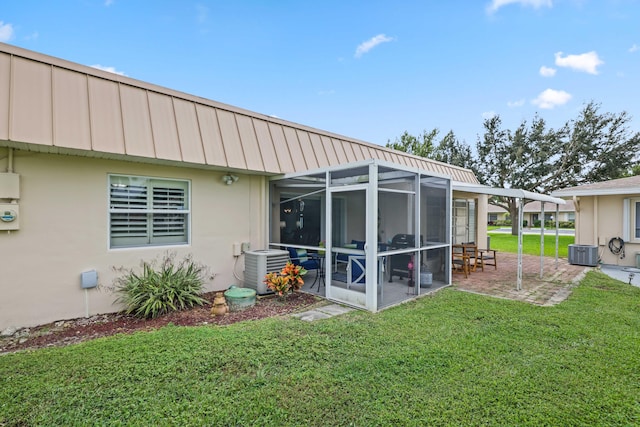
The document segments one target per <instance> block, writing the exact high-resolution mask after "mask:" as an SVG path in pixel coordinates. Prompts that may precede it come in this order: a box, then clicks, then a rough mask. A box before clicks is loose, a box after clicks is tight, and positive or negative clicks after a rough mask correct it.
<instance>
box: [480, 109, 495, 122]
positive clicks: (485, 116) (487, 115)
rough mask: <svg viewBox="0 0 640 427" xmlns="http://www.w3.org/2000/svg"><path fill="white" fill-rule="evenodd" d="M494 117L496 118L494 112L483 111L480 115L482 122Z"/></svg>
mask: <svg viewBox="0 0 640 427" xmlns="http://www.w3.org/2000/svg"><path fill="white" fill-rule="evenodd" d="M495 116H496V112H495V111H493V110H492V111H485V112H484V113H482V118H483V119H484V120H487V119H492V118H494V117H495Z"/></svg>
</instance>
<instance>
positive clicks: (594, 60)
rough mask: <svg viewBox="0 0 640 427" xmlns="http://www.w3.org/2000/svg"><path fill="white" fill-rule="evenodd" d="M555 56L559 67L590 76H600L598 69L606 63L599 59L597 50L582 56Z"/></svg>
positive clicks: (558, 53)
mask: <svg viewBox="0 0 640 427" xmlns="http://www.w3.org/2000/svg"><path fill="white" fill-rule="evenodd" d="M555 56H556V65H557V66H558V67H568V68H572V69H574V70H576V71H583V72H585V73H589V74H598V70H597V67H598V66H599V65H602V64H604V61H603V60H601V59H600V58H598V54H597V53H596V51H595V50H592V51H591V52H587V53H581V54H580V55H567V56H565V57H564V58H563V57H562V52H557V53H556V54H555Z"/></svg>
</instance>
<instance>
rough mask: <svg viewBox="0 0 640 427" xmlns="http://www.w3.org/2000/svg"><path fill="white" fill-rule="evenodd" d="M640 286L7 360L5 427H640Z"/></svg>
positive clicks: (416, 306)
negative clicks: (549, 302) (546, 300)
mask: <svg viewBox="0 0 640 427" xmlns="http://www.w3.org/2000/svg"><path fill="white" fill-rule="evenodd" d="M639 300H640V289H638V288H634V287H631V286H629V285H626V284H624V283H622V282H618V281H615V280H612V279H609V278H608V277H606V276H604V275H602V274H600V273H596V272H591V273H589V274H588V275H587V276H586V278H585V279H584V281H583V282H582V284H581V285H580V286H578V287H577V288H575V289H574V292H573V294H572V296H571V297H570V298H569V300H567V301H565V302H564V303H562V304H560V305H558V306H555V307H538V306H533V305H529V304H525V303H521V302H515V301H507V300H501V299H494V298H489V297H483V296H480V295H474V294H470V293H464V292H459V291H455V290H452V289H445V290H442V291H440V292H438V293H436V294H435V295H434V296H430V297H426V298H422V299H420V300H418V301H414V302H411V303H409V304H405V305H402V306H399V307H395V308H392V309H389V310H386V311H383V312H381V313H378V314H371V313H367V312H362V311H356V312H352V313H349V314H346V315H342V316H338V317H334V318H331V319H327V320H322V321H316V322H313V323H307V322H304V321H301V320H297V319H293V318H272V319H268V320H263V321H253V322H245V323H240V324H235V325H231V326H227V327H218V326H202V327H193V328H186V327H176V326H169V327H166V328H163V329H161V330H158V331H155V332H147V333H137V334H134V335H126V336H117V337H111V338H104V339H98V340H95V341H91V342H87V343H83V344H78V345H73V346H69V347H66V348H60V349H46V350H39V351H34V352H28V353H19V354H11V355H5V356H0V425H65V426H70V425H180V426H188V425H198V426H199V425H225V426H226V425H242V426H247V425H256V426H270V425H273V426H287V425H295V426H298V425H301V426H307V425H311V426H325V425H340V426H346V425H357V426H376V425H377V426H387V425H402V426H423V425H452V426H457V425H504V426H515V425H518V426H526V425H530V426H539V425H553V426H560V425H575V426H578V425H601V426H607V425H611V426H613V425H639V424H640V403H639V400H638V396H640V369H638V367H639V366H640V316H639V315H638V301H639Z"/></svg>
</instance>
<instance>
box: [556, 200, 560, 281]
mask: <svg viewBox="0 0 640 427" xmlns="http://www.w3.org/2000/svg"><path fill="white" fill-rule="evenodd" d="M559 216H560V205H559V204H557V203H556V270H557V269H558V245H559V244H560V236H559V232H560V220H559V219H558V217H559Z"/></svg>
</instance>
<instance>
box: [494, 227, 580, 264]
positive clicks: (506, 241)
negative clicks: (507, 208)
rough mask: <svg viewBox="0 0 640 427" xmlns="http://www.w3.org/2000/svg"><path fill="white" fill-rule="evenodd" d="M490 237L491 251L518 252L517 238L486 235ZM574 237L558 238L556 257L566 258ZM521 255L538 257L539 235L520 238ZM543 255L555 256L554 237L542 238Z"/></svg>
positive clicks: (507, 234)
mask: <svg viewBox="0 0 640 427" xmlns="http://www.w3.org/2000/svg"><path fill="white" fill-rule="evenodd" d="M487 234H488V235H489V236H490V237H491V249H496V250H498V251H502V252H513V253H517V252H518V236H512V235H511V234H509V233H491V232H489V233H487ZM574 240H575V238H574V236H559V238H558V256H560V257H563V258H566V257H567V256H568V252H569V245H571V244H573V242H574ZM522 253H524V254H528V255H540V235H539V234H537V235H536V234H524V235H523V236H522ZM544 254H545V255H546V256H551V257H555V256H556V236H555V234H554V235H545V236H544Z"/></svg>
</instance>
